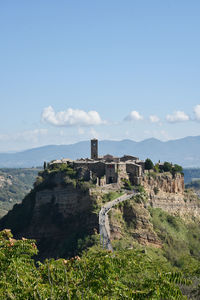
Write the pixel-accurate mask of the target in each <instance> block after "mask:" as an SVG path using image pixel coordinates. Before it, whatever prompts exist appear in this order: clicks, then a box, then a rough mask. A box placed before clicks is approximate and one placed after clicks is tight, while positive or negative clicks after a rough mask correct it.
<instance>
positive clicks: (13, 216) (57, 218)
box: [0, 172, 98, 258]
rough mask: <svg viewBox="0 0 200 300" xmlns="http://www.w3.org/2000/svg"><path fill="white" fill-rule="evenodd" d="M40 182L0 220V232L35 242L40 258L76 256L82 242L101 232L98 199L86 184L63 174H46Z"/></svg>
mask: <svg viewBox="0 0 200 300" xmlns="http://www.w3.org/2000/svg"><path fill="white" fill-rule="evenodd" d="M40 180H41V179H40ZM41 181H42V182H41V183H40V184H36V186H35V189H34V190H33V191H32V192H31V193H30V194H29V195H28V196H27V197H26V198H25V199H24V200H23V202H22V204H19V205H16V206H15V207H14V209H13V210H12V211H10V212H9V213H8V214H7V215H6V216H5V217H4V218H3V219H2V220H0V228H1V229H3V228H6V227H7V228H10V229H11V230H12V232H13V233H14V236H15V237H17V238H21V237H23V236H24V237H27V238H31V239H36V240H37V244H38V248H39V251H40V258H45V257H56V256H65V257H67V256H71V255H74V254H76V253H77V252H76V251H77V248H78V243H80V240H84V239H85V238H86V237H87V236H88V235H92V234H94V231H95V230H97V229H98V215H97V214H95V213H93V205H94V204H95V198H94V196H91V195H90V190H89V187H88V186H87V185H86V184H84V183H81V182H79V183H78V182H76V181H75V180H72V179H70V178H69V177H68V176H66V175H65V173H63V172H55V173H52V174H49V175H45V174H44V177H43V179H42V180H41Z"/></svg>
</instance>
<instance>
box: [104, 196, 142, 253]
mask: <svg viewBox="0 0 200 300" xmlns="http://www.w3.org/2000/svg"><path fill="white" fill-rule="evenodd" d="M137 194H139V193H137V192H135V191H133V192H127V193H126V194H124V195H122V196H120V197H118V198H116V199H114V200H112V201H110V202H107V203H106V204H105V205H104V206H102V208H101V210H100V212H99V233H100V244H101V245H102V246H103V248H104V246H105V248H107V249H108V250H111V251H112V252H113V248H112V244H111V241H110V226H109V219H108V212H109V210H110V209H111V208H112V207H113V206H115V205H116V204H118V203H120V202H123V201H126V200H128V199H130V198H132V197H133V196H135V195H137Z"/></svg>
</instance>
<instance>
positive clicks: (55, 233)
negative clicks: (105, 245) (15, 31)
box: [0, 164, 200, 299]
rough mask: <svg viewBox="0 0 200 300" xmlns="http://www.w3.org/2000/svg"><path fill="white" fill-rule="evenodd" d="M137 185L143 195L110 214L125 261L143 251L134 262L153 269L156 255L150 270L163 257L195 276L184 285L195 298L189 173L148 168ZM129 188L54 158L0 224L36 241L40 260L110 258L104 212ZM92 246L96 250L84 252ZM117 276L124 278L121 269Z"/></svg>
mask: <svg viewBox="0 0 200 300" xmlns="http://www.w3.org/2000/svg"><path fill="white" fill-rule="evenodd" d="M131 188H134V189H135V190H137V191H138V192H139V194H138V195H137V196H136V197H133V198H132V199H130V200H126V201H124V202H123V203H119V204H117V205H116V206H115V208H113V209H112V210H111V211H110V212H109V224H110V225H109V226H110V237H111V242H112V246H113V248H114V250H115V253H116V256H117V257H118V258H119V259H120V261H121V260H123V259H124V258H123V257H124V255H125V256H126V255H128V256H129V257H130V259H131V261H132V260H133V256H134V257H137V255H139V256H140V259H139V261H140V260H141V259H142V261H140V262H139V261H137V262H135V263H136V264H140V263H141V264H142V265H143V262H144V265H143V267H142V271H144V268H146V267H147V265H148V264H146V263H147V261H152V266H153V269H152V270H151V272H157V271H156V270H157V267H158V265H156V261H160V262H162V267H161V268H162V270H160V272H164V270H165V272H166V270H168V271H169V270H171V271H172V272H177V271H178V272H180V271H181V272H183V274H184V277H185V279H187V278H189V279H193V277H195V281H194V285H193V286H191V287H188V288H187V287H186V286H184V285H183V286H182V287H181V289H182V291H184V293H186V294H187V295H189V299H198V297H199V291H198V288H197V286H198V284H199V282H200V278H199V275H198V274H199V273H198V272H199V271H198V270H199V265H200V263H199V262H200V254H199V248H200V240H199V235H200V229H199V228H200V217H199V216H200V199H199V198H198V197H197V195H195V194H194V193H193V192H192V191H191V190H184V186H183V177H182V175H181V174H179V173H177V174H175V175H174V176H173V175H172V174H171V173H156V172H148V173H146V174H144V176H143V179H142V182H141V185H139V186H135V187H131ZM124 192H125V190H124V187H123V185H121V186H119V185H117V184H111V185H107V186H104V187H102V186H99V187H97V186H96V185H95V184H94V183H93V182H92V181H90V180H89V181H83V180H82V179H81V178H80V177H79V178H78V177H77V174H76V172H75V170H74V169H73V168H72V167H70V166H68V165H64V164H62V165H60V166H59V165H58V164H55V165H53V166H51V168H48V169H46V170H44V171H41V172H39V176H38V177H37V180H36V182H35V184H34V189H33V190H32V191H31V192H30V193H29V194H28V195H27V196H26V197H25V198H24V200H23V201H22V203H21V204H16V205H14V207H13V209H12V210H11V211H9V212H8V214H7V215H6V216H4V217H3V218H2V219H1V220H0V230H2V229H5V228H9V229H11V231H12V233H13V234H14V238H15V239H16V238H17V239H21V238H23V240H22V242H24V243H25V241H26V240H25V239H24V238H30V239H35V240H36V241H37V246H38V249H39V254H38V255H37V259H40V260H44V259H45V258H52V257H54V258H60V257H64V258H65V260H66V259H67V260H66V261H69V259H70V258H71V257H74V256H75V255H83V256H82V258H81V259H83V260H85V264H86V261H87V263H89V261H90V257H93V258H91V259H92V261H94V260H93V259H95V261H98V259H97V257H98V256H99V255H101V257H102V259H103V257H104V254H101V253H102V251H101V250H100V249H99V235H98V230H99V224H98V214H99V211H100V209H101V207H102V205H103V204H104V203H106V202H109V201H111V200H112V199H115V198H117V197H119V196H120V195H122V194H123V193H124ZM6 234H8V233H6ZM4 235H5V233H4ZM9 242H10V243H12V244H13V245H14V243H15V240H14V239H12V238H11V237H10V238H9V239H8V243H9ZM18 245H19V244H18ZM86 249H87V250H89V249H90V250H89V252H88V253H87V254H86V253H85V254H83V251H84V250H86ZM122 250H123V252H120V251H122ZM34 253H35V252H34ZM137 253H138V254H137ZM139 253H140V254H142V255H140V254H139ZM96 255H97V257H96ZM146 255H147V256H146ZM95 257H96V258H95ZM146 259H147V261H146ZM111 260H112V259H111ZM70 261H74V260H73V259H72V260H70ZM92 261H91V263H92ZM51 263H53V262H52V261H51ZM55 263H56V262H55ZM56 264H57V263H56ZM107 265H108V262H107ZM142 265H141V266H142ZM163 266H165V267H164V269H163ZM52 268H56V267H53V266H52ZM88 268H90V267H89V265H88ZM96 268H97V269H98V267H97V266H96ZM114 272H117V270H115V271H114ZM124 272H125V273H126V272H127V270H125V269H124ZM125 273H124V276H125V277H126V278H127V280H129V279H128V277H127V276H128V275H125ZM115 274H116V275H115V276H117V277H118V278H121V275H120V274H118V273H115ZM117 274H118V275H117ZM141 274H143V272H142V273H141ZM147 274H149V273H148V271H147V273H146V275H145V276H147V278H146V277H145V278H146V279H145V280H147V281H148V282H149V277H148V276H149V275H147ZM155 274H157V273H155ZM70 276H71V275H70ZM108 276H110V274H109V273H108ZM132 276H136V275H134V274H133V275H132ZM155 276H157V275H155ZM163 276H164V275H163ZM181 276H182V275H181ZM120 280H122V279H120ZM165 282H166V281H165ZM183 282H185V281H183ZM124 284H125V282H124ZM151 284H153V283H151ZM114 286H115V285H114ZM142 286H143V285H142ZM125 290H126V288H125ZM27 292H28V291H27ZM93 292H94V291H93ZM149 292H150V291H149V290H147V291H146V293H149ZM124 293H125V291H124ZM141 299H143V298H141ZM155 299H159V298H155ZM180 299H183V298H180Z"/></svg>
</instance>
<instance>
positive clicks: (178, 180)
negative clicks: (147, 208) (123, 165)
mask: <svg viewBox="0 0 200 300" xmlns="http://www.w3.org/2000/svg"><path fill="white" fill-rule="evenodd" d="M142 185H143V186H144V188H145V190H146V192H147V195H148V205H151V206H152V207H155V208H161V209H163V210H165V211H167V212H169V213H170V214H173V215H180V216H182V217H187V216H188V217H192V216H194V217H196V218H200V199H199V197H198V196H197V195H196V194H195V193H194V192H193V191H191V190H190V191H189V190H185V189H184V177H183V176H182V175H181V174H176V176H175V177H174V178H173V176H172V175H171V174H170V173H164V174H157V175H155V174H153V175H151V174H150V175H145V176H144V177H143V181H142Z"/></svg>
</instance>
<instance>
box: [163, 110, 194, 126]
mask: <svg viewBox="0 0 200 300" xmlns="http://www.w3.org/2000/svg"><path fill="white" fill-rule="evenodd" d="M189 119H190V117H189V116H188V115H187V114H186V113H185V112H184V111H180V110H177V111H175V112H174V113H173V114H172V115H167V116H166V120H167V121H168V122H170V123H176V122H185V121H189Z"/></svg>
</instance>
